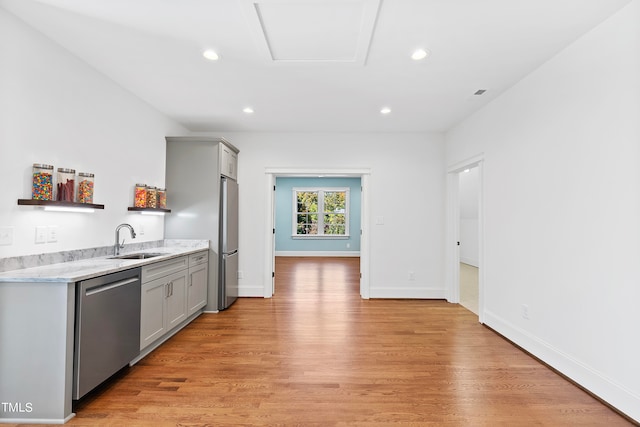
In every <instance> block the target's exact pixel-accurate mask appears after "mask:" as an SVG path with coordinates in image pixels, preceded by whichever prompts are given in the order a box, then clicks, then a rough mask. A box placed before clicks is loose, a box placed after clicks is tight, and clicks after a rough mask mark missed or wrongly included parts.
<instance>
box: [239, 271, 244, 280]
mask: <svg viewBox="0 0 640 427" xmlns="http://www.w3.org/2000/svg"><path fill="white" fill-rule="evenodd" d="M238 279H244V273H243V272H242V271H240V270H238Z"/></svg>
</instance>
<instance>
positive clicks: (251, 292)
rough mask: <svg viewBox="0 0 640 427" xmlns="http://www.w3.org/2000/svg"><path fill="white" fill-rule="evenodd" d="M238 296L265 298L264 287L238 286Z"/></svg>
mask: <svg viewBox="0 0 640 427" xmlns="http://www.w3.org/2000/svg"><path fill="white" fill-rule="evenodd" d="M238 296H239V297H257V298H264V286H238Z"/></svg>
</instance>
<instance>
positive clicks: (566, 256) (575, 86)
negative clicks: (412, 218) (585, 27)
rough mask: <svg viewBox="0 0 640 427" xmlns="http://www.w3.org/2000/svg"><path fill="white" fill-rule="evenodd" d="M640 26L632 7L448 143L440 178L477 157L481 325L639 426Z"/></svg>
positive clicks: (639, 4)
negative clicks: (446, 169) (480, 172)
mask: <svg viewBox="0 0 640 427" xmlns="http://www.w3.org/2000/svg"><path fill="white" fill-rule="evenodd" d="M639 22H640V1H638V0H634V1H633V2H632V3H631V4H630V5H629V6H627V7H626V8H624V9H622V10H621V11H620V12H619V13H617V14H616V15H614V16H613V17H611V18H610V19H609V20H607V21H605V22H604V23H603V24H601V25H600V26H598V27H596V28H595V29H593V30H592V31H590V32H589V33H587V34H586V35H584V36H583V37H582V38H580V39H578V40H577V41H576V42H575V43H574V44H572V45H571V46H569V47H568V48H567V49H565V50H564V51H562V52H560V53H559V54H558V55H557V56H556V57H554V58H553V59H551V60H550V61H549V62H548V63H546V64H544V65H543V66H541V67H540V68H539V69H538V70H536V71H535V72H534V73H532V74H531V75H529V76H528V77H527V78H525V79H523V80H522V81H521V82H519V83H518V84H516V85H515V86H514V87H513V88H512V89H510V90H509V91H507V92H506V93H505V94H503V95H502V96H500V97H499V98H497V99H496V100H494V101H493V102H492V103H491V104H489V105H488V106H487V107H486V108H484V109H483V110H481V111H480V112H478V113H476V114H475V115H473V116H471V117H470V118H468V119H466V120H465V121H463V122H462V123H460V124H459V125H458V126H456V127H455V128H454V129H452V130H451V131H450V132H448V133H447V135H446V139H447V164H449V165H453V164H455V163H457V162H460V161H462V160H464V159H466V158H470V157H472V156H475V155H477V154H479V153H481V152H484V159H485V162H484V190H483V191H484V223H485V228H484V236H485V241H484V256H485V257H484V262H485V264H484V267H485V268H484V284H485V290H484V292H485V294H484V296H485V300H484V301H485V302H484V306H485V317H484V318H485V321H486V323H487V324H488V325H489V326H491V327H492V328H494V329H496V330H497V331H499V332H500V333H502V334H504V335H506V336H507V337H508V338H510V339H511V340H513V341H515V342H516V343H517V344H518V345H520V346H522V347H524V348H525V349H527V350H528V351H530V352H532V353H533V354H535V355H536V356H538V357H540V358H541V359H543V360H544V361H545V362H547V363H549V364H550V365H551V366H553V367H555V368H557V369H559V370H560V371H562V372H563V373H564V374H566V375H568V376H569V377H571V378H573V379H574V380H576V381H577V382H578V383H580V384H582V385H583V386H585V387H587V388H588V389H589V390H591V391H592V392H594V393H595V394H597V395H598V396H600V397H601V398H603V399H604V400H606V401H608V402H610V403H611V404H613V405H614V406H616V407H617V408H619V409H620V410H622V411H624V412H625V413H627V414H628V415H630V416H632V417H633V418H635V419H636V420H638V421H640V369H639V367H638V354H640V340H638V339H637V336H638V325H640V310H638V302H639V301H640V286H639V283H640V282H639V280H640V279H639V278H640V262H639V261H638V260H640V168H639V167H638V162H639V161H640V120H639V117H640V25H638V23H639ZM523 304H524V305H527V306H528V312H529V319H525V318H523V315H522V314H523V313H522V312H523V309H522V305H523Z"/></svg>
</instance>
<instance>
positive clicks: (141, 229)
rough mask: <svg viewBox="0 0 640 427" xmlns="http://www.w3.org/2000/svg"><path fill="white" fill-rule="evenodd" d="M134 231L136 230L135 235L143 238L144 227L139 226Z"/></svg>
mask: <svg viewBox="0 0 640 427" xmlns="http://www.w3.org/2000/svg"><path fill="white" fill-rule="evenodd" d="M136 230H137V231H136V233H137V234H139V235H141V236H144V225H142V224H139V225H138V226H137V227H136Z"/></svg>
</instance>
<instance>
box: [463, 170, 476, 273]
mask: <svg viewBox="0 0 640 427" xmlns="http://www.w3.org/2000/svg"><path fill="white" fill-rule="evenodd" d="M478 171H479V168H477V167H475V168H471V169H469V170H468V171H467V172H461V173H460V174H459V176H458V182H459V190H458V199H459V206H460V261H461V262H464V263H465V264H469V265H473V266H474V267H478V266H479V246H478V245H479V241H478V225H479V224H478V221H479V219H478V218H479V212H478V201H479V200H478V197H479V194H480V175H479V173H478Z"/></svg>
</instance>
